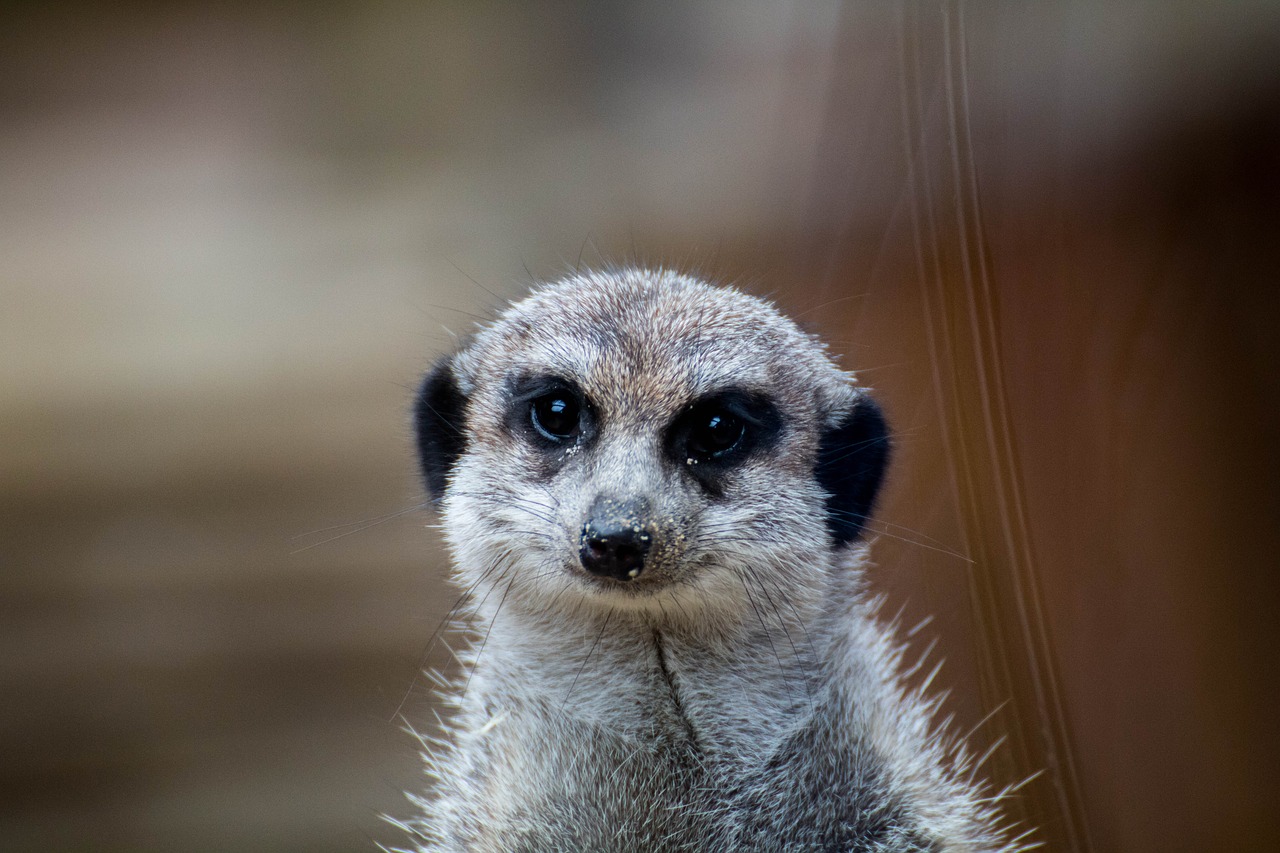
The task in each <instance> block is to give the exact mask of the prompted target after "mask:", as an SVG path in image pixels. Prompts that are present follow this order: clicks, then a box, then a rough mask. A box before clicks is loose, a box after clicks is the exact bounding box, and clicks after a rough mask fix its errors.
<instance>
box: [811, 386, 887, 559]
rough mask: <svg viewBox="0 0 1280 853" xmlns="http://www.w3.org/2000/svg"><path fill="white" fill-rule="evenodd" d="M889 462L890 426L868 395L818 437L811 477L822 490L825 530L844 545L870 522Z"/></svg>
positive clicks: (838, 542)
mask: <svg viewBox="0 0 1280 853" xmlns="http://www.w3.org/2000/svg"><path fill="white" fill-rule="evenodd" d="M888 464H889V426H888V424H886V423H885V420H884V415H883V414H881V413H880V407H879V406H877V405H876V403H875V401H874V400H872V399H871V398H870V397H865V396H864V397H860V398H859V399H858V402H857V403H856V404H855V405H854V407H853V410H852V411H850V412H849V414H847V415H845V417H844V420H842V421H841V422H840V423H839V424H838V425H837V426H835V427H833V428H832V429H830V430H828V431H827V432H826V434H825V435H823V436H822V442H821V444H819V445H818V464H817V468H816V470H815V473H816V474H817V477H818V485H820V486H822V488H823V489H825V490H826V492H827V494H828V495H830V497H828V498H827V529H828V530H830V531H831V536H832V537H833V538H834V539H835V540H836V544H837V545H843V544H845V543H846V542H851V541H853V540H854V539H856V538H858V534H860V533H861V532H862V528H863V527H864V526H865V524H866V522H867V521H868V520H869V519H870V518H871V510H872V508H873V507H874V506H875V502H876V493H877V492H879V491H880V482H881V481H882V480H883V479H884V469H885V467H886V466H887V465H888Z"/></svg>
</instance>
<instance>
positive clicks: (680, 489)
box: [415, 270, 887, 612]
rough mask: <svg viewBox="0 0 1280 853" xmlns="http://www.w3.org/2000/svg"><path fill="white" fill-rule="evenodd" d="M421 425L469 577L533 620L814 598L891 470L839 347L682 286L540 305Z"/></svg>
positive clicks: (678, 281)
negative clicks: (783, 595)
mask: <svg viewBox="0 0 1280 853" xmlns="http://www.w3.org/2000/svg"><path fill="white" fill-rule="evenodd" d="M415 414H416V428H417V432H418V444H419V449H420V452H421V457H422V463H423V469H424V472H425V474H426V479H427V483H428V486H429V488H430V490H431V492H432V494H433V496H434V497H435V498H436V499H437V500H438V501H440V502H441V503H442V506H443V513H444V526H445V530H446V535H447V537H448V540H449V543H450V546H451V548H452V549H453V551H454V555H455V558H456V560H457V565H458V568H459V572H460V573H461V576H462V577H461V580H462V581H463V582H464V583H466V584H479V585H481V586H489V587H490V588H494V587H501V588H503V589H504V590H505V592H504V593H503V596H504V598H514V599H515V600H516V601H518V603H519V604H518V606H522V607H533V608H552V607H556V606H567V607H571V608H572V607H581V606H582V604H583V602H584V601H587V602H597V603H599V604H601V605H607V606H610V607H620V606H622V607H628V608H641V609H650V610H654V611H655V612H656V611H663V612H665V610H666V609H667V608H668V607H669V606H670V605H672V604H675V605H677V606H678V607H679V608H681V609H683V610H684V611H686V612H689V611H691V610H696V609H699V608H703V607H707V606H710V605H711V603H713V602H721V603H723V602H728V601H734V600H739V599H741V598H742V595H741V593H742V591H743V590H744V588H745V589H747V590H748V592H747V596H748V598H749V597H750V588H751V587H752V586H753V585H755V586H756V588H757V589H760V590H763V594H764V595H768V590H769V589H770V588H774V589H776V588H779V587H781V586H782V584H783V579H782V578H780V577H778V575H779V574H786V575H787V576H788V577H787V578H786V587H787V588H788V589H794V588H795V587H796V585H797V583H798V584H800V585H801V586H803V585H804V584H805V583H808V584H809V586H811V587H814V588H816V587H817V586H819V585H820V584H821V582H822V580H823V577H824V575H825V573H826V572H827V571H829V570H830V567H831V565H832V562H831V557H832V554H833V553H834V551H835V550H836V549H838V548H839V547H841V546H843V545H845V544H846V543H848V542H850V541H851V540H853V539H855V538H857V536H858V534H859V532H860V531H861V530H862V527H863V523H864V521H865V519H866V517H867V514H868V513H869V512H870V509H871V505H872V503H873V501H874V498H875V493H876V490H877V488H878V486H879V483H880V479H881V474H882V471H883V469H884V465H885V461H886V458H887V435H886V431H885V425H884V422H883V420H882V418H881V417H880V414H879V411H878V409H877V408H876V407H875V404H874V403H872V402H871V400H870V399H869V398H868V397H867V396H866V395H865V393H864V392H863V391H861V390H860V389H858V388H856V386H855V385H854V383H853V379H852V377H851V376H850V375H849V374H847V373H845V372H843V371H841V370H839V369H838V368H836V366H835V365H834V364H833V363H832V362H831V360H830V359H829V358H828V356H827V355H826V352H825V349H824V347H823V346H822V345H821V344H820V343H818V342H817V341H815V340H814V339H813V338H811V337H810V336H808V335H805V334H804V333H802V332H801V331H800V330H799V329H798V328H797V327H796V326H795V324H794V323H792V322H791V321H790V320H788V319H786V318H785V317H783V316H782V315H780V314H779V313H778V312H777V311H776V310H774V309H773V308H772V307H771V306H770V305H768V304H767V303H765V302H763V301H761V300H758V299H756V298H754V297H750V296H747V295H745V294H742V293H740V292H738V291H735V290H731V289H728V288H718V287H713V286H711V285H708V284H705V283H702V282H700V281H697V280H694V279H690V278H686V277H681V276H677V275H675V274H673V273H667V272H648V271H641V270H629V271H622V272H612V273H607V274H595V275H587V276H582V277H578V278H573V279H570V280H566V281H563V282H560V283H558V284H555V285H551V286H549V287H546V288H544V289H541V290H539V291H536V292H535V293H533V294H532V295H531V296H529V297H528V298H526V299H524V300H523V301H521V302H519V303H516V304H515V305H513V306H512V307H510V308H509V309H508V310H507V311H506V312H505V313H503V314H502V315H501V316H500V317H499V318H498V319H497V320H496V321H495V322H494V323H492V324H491V325H489V326H487V327H486V328H484V329H483V330H482V331H480V332H479V333H478V334H477V335H476V337H475V338H474V339H473V340H472V341H471V342H470V344H469V345H468V346H466V347H465V348H464V349H462V350H461V351H460V352H458V353H457V354H455V355H453V356H449V357H446V358H445V359H443V360H442V361H441V362H440V363H439V364H437V365H436V367H435V368H434V369H433V370H432V371H431V373H430V374H429V375H428V376H427V379H426V381H425V382H424V384H423V387H422V390H421V392H420V395H419V398H418V403H417V407H416V412H415Z"/></svg>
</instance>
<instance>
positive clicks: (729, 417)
mask: <svg viewBox="0 0 1280 853" xmlns="http://www.w3.org/2000/svg"><path fill="white" fill-rule="evenodd" d="M691 426H692V429H690V430H689V439H688V441H687V443H686V445H685V446H686V447H687V448H688V449H689V453H690V454H691V455H692V456H695V457H700V458H702V459H714V458H716V457H718V456H722V455H724V454H725V453H727V452H729V451H730V450H732V449H733V448H735V447H737V446H738V442H739V441H741V440H742V435H743V433H744V432H746V425H745V424H744V423H743V422H742V421H741V420H740V419H739V418H738V417H737V416H735V415H733V414H731V413H729V412H726V411H724V410H723V409H715V408H707V409H704V410H702V411H698V412H695V413H694V417H693V421H692V424H691Z"/></svg>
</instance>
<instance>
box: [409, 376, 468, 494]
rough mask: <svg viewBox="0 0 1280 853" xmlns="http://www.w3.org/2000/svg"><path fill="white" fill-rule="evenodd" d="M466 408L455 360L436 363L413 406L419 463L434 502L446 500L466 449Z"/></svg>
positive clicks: (419, 390) (424, 381) (424, 380)
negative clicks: (449, 484)
mask: <svg viewBox="0 0 1280 853" xmlns="http://www.w3.org/2000/svg"><path fill="white" fill-rule="evenodd" d="M466 408H467V398H466V396H465V395H464V394H463V393H462V391H461V389H459V388H458V380H457V377H455V376H454V374H453V356H451V355H447V356H445V357H444V358H442V359H440V360H439V361H437V362H436V363H435V366H434V367H432V368H431V370H430V372H429V373H427V376H426V378H425V379H423V380H422V387H421V388H419V389H418V397H417V399H416V400H414V403H413V429H414V432H415V433H416V435H417V439H418V462H419V464H421V465H422V476H423V478H424V479H426V481H427V489H428V491H430V492H431V499H432V500H433V501H437V502H438V501H439V500H440V499H441V498H443V497H444V490H445V487H446V486H447V485H448V482H449V472H450V471H452V470H453V466H454V464H455V463H456V462H457V461H458V457H459V456H461V455H462V451H463V450H465V449H466V443H467V437H466V432H465V431H464V427H465V424H464V422H463V416H464V414H465V413H466Z"/></svg>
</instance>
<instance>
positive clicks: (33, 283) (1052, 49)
mask: <svg viewBox="0 0 1280 853" xmlns="http://www.w3.org/2000/svg"><path fill="white" fill-rule="evenodd" d="M1278 49H1280V4H1276V3H1274V2H1270V0H1260V1H1259V2H1246V0H1223V1H1222V2H1216V3H1212V4H1207V3H1192V2H1175V1H1174V0H1162V1H1161V2H1156V0H1152V2H1146V3H1136V2H1121V3H1106V4H1102V3H1085V2H1063V3H1051V4H1050V3H1043V4H1021V3H977V2H972V3H970V2H960V0H943V2H926V0H903V2H855V0H848V2H843V3H839V2H807V0H806V1H805V2H799V0H797V2H764V0H752V2H734V3H729V2H693V3H686V4H681V5H678V6H676V5H672V6H671V7H668V8H661V9H659V8H657V7H655V6H642V5H641V4H631V3H619V2H577V3H575V2H559V3H548V4H535V3H526V4H517V3H498V2H462V1H461V0H458V1H457V2H431V3H411V2H397V0H383V1H382V2H368V0H366V2H359V3H353V2H318V3H306V4H303V3H281V2H258V3H223V4H196V3H182V2H179V3H164V2H145V3H124V4H113V5H110V6H108V5H106V4H90V3H75V2H57V3H45V4H36V3H6V4H4V5H3V6H2V7H0V849H4V850H19V851H37V850H40V851H49V850H95V851H133V850H139V851H151V850H155V851H161V850H178V849H181V850H187V851H204V850H207V851H220V850H233V849H234V850H242V851H249V850H261V851H285V850H298V851H304V850H305V851H360V850H370V849H373V848H374V844H375V842H382V843H385V844H390V845H394V844H396V843H398V842H401V841H402V836H401V835H400V834H399V833H398V832H397V831H396V830H395V829H394V828H393V827H391V826H389V825H387V824H386V823H384V822H383V821H381V820H380V818H379V815H380V814H382V813H388V814H391V815H399V816H404V815H406V814H408V813H409V811H410V809H409V805H408V803H406V802H405V801H404V800H403V797H402V794H401V792H402V791H403V790H405V789H419V788H420V787H421V785H422V780H421V777H420V771H419V767H418V763H417V759H416V756H415V743H414V741H413V739H412V738H410V737H409V736H408V735H406V734H404V733H403V732H402V731H401V728H400V727H401V725H402V720H401V719H400V718H401V716H403V717H404V718H405V719H407V720H408V721H410V722H411V723H412V724H414V725H415V726H418V727H419V728H423V729H424V730H429V729H430V725H431V719H432V707H431V697H430V691H429V689H428V688H427V687H426V685H424V683H423V680H422V679H421V678H419V677H418V676H417V672H418V670H419V668H420V667H421V666H422V665H423V664H424V663H425V664H427V665H431V666H445V665H447V661H446V660H445V658H444V656H443V654H442V652H440V651H439V650H437V651H434V652H432V653H431V654H429V655H427V656H426V657H425V659H424V648H426V647H427V645H428V641H429V639H430V637H431V636H432V634H433V632H434V631H435V630H436V628H437V626H438V625H439V623H440V620H441V619H442V617H443V615H444V614H445V612H446V611H447V610H448V609H449V608H450V607H451V606H452V605H453V603H454V601H455V596H454V594H453V593H452V592H450V590H449V588H448V587H447V586H446V585H445V584H444V582H443V575H444V565H445V559H444V554H443V551H442V548H441V545H440V541H439V536H438V534H437V532H436V531H435V530H434V529H432V527H431V525H432V522H433V519H432V517H431V515H430V514H429V513H428V512H426V511H424V510H423V509H422V501H423V499H424V496H423V493H422V489H421V486H420V484H419V482H418V479H417V475H416V471H415V464H414V460H413V457H412V453H411V445H410V436H409V430H408V419H407V405H408V401H409V398H410V395H411V393H412V386H413V384H414V382H415V380H416V378H417V376H418V375H419V373H420V371H421V370H422V369H423V368H424V367H425V366H426V365H428V364H429V363H430V362H431V360H432V359H433V358H434V357H436V356H437V355H439V354H440V353H442V352H444V351H446V350H448V349H449V348H451V347H452V346H453V342H454V340H455V337H454V336H455V335H457V334H465V333H466V332H467V330H468V329H470V328H472V326H473V324H474V323H475V322H476V321H477V320H481V319H483V318H485V317H487V316H490V313H491V312H492V310H493V309H494V307H495V306H497V305H499V304H500V303H501V302H503V301H504V300H506V299H507V298H509V297H512V296H515V295H518V294H520V293H522V292H523V291H524V290H525V289H526V288H527V286H528V284H529V283H530V282H531V281H533V280H537V279H544V278H548V277H555V276H558V275H560V274H562V273H564V272H566V271H567V270H570V269H572V268H574V267H575V266H578V265H587V266H591V265H597V266H598V265H600V264H603V263H609V262H615V263H620V262H639V263H648V264H665V265H673V266H677V267H680V268H682V269H685V270H689V271H694V272H700V273H704V274H706V275H709V276H713V277H715V278H717V279H719V280H724V281H732V282H736V283H738V284H740V285H741V286H743V287H746V288H747V289H749V290H752V291H753V292H756V293H759V294H763V295H768V296H770V297H772V298H773V299H775V300H776V301H777V302H778V303H779V304H780V305H781V306H782V307H783V308H784V309H785V310H787V311H788V312H790V313H792V314H793V315H794V316H796V317H797V318H798V319H799V320H800V321H801V322H802V323H803V324H805V325H806V327H808V328H810V329H812V330H813V331H816V332H820V333H822V334H823V335H825V336H827V337H828V338H829V339H830V340H831V341H832V342H833V349H834V350H835V351H836V352H839V353H841V354H842V358H843V363H844V364H845V365H846V366H848V367H851V368H855V369H858V370H860V371H862V376H863V380H864V382H866V383H867V384H869V385H872V386H873V387H874V388H875V389H876V390H877V393H878V395H879V397H880V399H881V400H883V401H884V403H885V406H886V408H887V411H888V414H889V416H890V418H891V420H892V422H893V423H894V425H895V426H896V429H897V433H898V441H897V458H896V460H895V465H894V468H893V471H892V474H891V478H890V482H889V484H888V489H887V494H886V496H885V498H884V500H883V502H882V506H881V511H880V518H879V520H878V521H877V522H876V525H875V526H876V535H877V544H876V548H875V554H876V559H877V563H878V565H877V567H876V569H875V570H874V578H875V582H876V584H877V586H878V588H879V589H881V590H882V591H884V592H885V594H886V595H887V596H888V603H887V605H886V611H887V612H888V613H890V614H892V613H895V612H898V611H899V610H901V611H902V613H903V615H902V621H903V623H904V624H906V625H915V624H917V623H919V622H920V621H921V620H923V619H924V618H926V617H928V616H932V617H933V621H932V622H931V623H929V624H928V625H927V626H925V627H924V628H922V629H921V631H920V632H919V633H917V634H916V637H915V647H916V649H917V650H919V651H923V650H924V649H925V647H926V646H927V645H928V643H929V642H930V641H931V640H933V639H934V638H936V639H937V643H938V646H937V649H936V650H935V651H934V652H933V654H932V656H931V659H932V660H938V659H942V658H945V659H946V664H945V666H944V668H943V670H942V673H941V674H940V675H939V677H938V680H937V683H938V684H941V685H943V686H946V687H949V688H950V689H951V697H950V699H949V700H948V703H947V705H946V712H947V713H949V714H952V715H953V716H954V719H955V723H954V726H955V728H956V730H957V731H959V732H966V731H970V730H972V731H973V735H972V742H973V745H974V749H975V751H976V752H977V753H979V754H981V753H983V752H985V751H987V749H988V747H992V746H995V747H996V748H995V749H994V751H993V752H992V753H991V758H990V759H989V760H988V761H987V762H986V764H984V771H985V772H986V773H987V774H988V776H989V777H990V779H991V780H992V783H993V786H994V788H993V792H995V791H999V790H1001V789H1003V788H1005V786H1010V785H1015V786H1016V785H1017V784H1018V783H1020V782H1022V781H1023V780H1025V779H1027V777H1028V776H1031V775H1032V774H1034V773H1036V772H1037V771H1042V772H1041V773H1040V775H1039V776H1036V777H1035V778H1034V779H1032V780H1031V781H1030V782H1027V783H1026V784H1025V785H1023V786H1022V787H1020V788H1019V789H1018V790H1017V791H1015V792H1012V793H1011V795H1010V797H1009V799H1008V800H1007V801H1006V803H1005V805H1006V807H1007V809H1008V810H1009V812H1010V814H1011V815H1012V816H1013V817H1014V818H1015V819H1018V820H1022V821H1024V822H1025V825H1027V826H1038V827H1040V828H1041V829H1040V831H1039V833H1038V834H1037V835H1036V836H1035V837H1036V838H1038V839H1039V840H1042V841H1044V842H1045V843H1046V845H1047V847H1048V848H1049V849H1053V850H1098V851H1106V850H1162V851H1169V850H1264V849H1276V848H1277V846H1280V816H1278V815H1277V810H1276V807H1275V803H1276V802H1277V801H1280V771H1278V770H1277V768H1278V767H1280V749H1278V748H1277V747H1278V745H1280V740H1278V738H1277V734H1276V732H1275V728H1276V710H1275V709H1276V708H1277V707H1280V688H1278V686H1277V679H1276V671H1275V660H1276V651H1277V648H1276V642H1275V641H1276V630H1277V629H1276V620H1275V614H1276V612H1277V607H1278V606H1280V594H1278V593H1280V582H1278V581H1277V578H1276V569H1277V568H1278V567H1277V560H1276V557H1275V554H1276V550H1277V548H1278V547H1280V541H1278V539H1280V537H1277V522H1276V519H1277V515H1278V513H1280V489H1278V487H1277V479H1278V477H1277V472H1280V453H1278V452H1277V443H1278V441H1280V434H1278V431H1277V426H1278V425H1280V393H1278V392H1280V388H1278V387H1277V385H1278V384H1280V346H1278V345H1277V334H1276V331H1275V329H1276V324H1277V320H1280V310H1277V309H1280V305H1278V304H1277V303H1278V302H1280V297H1277V283H1278V282H1280V276H1277V274H1276V269H1277V262H1280V249H1278V248H1277V247H1278V246H1280V213H1278V211H1280V63H1277V61H1276V56H1277V50H1278ZM928 668H929V667H927V666H926V667H925V669H926V670H927V669H928Z"/></svg>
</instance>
